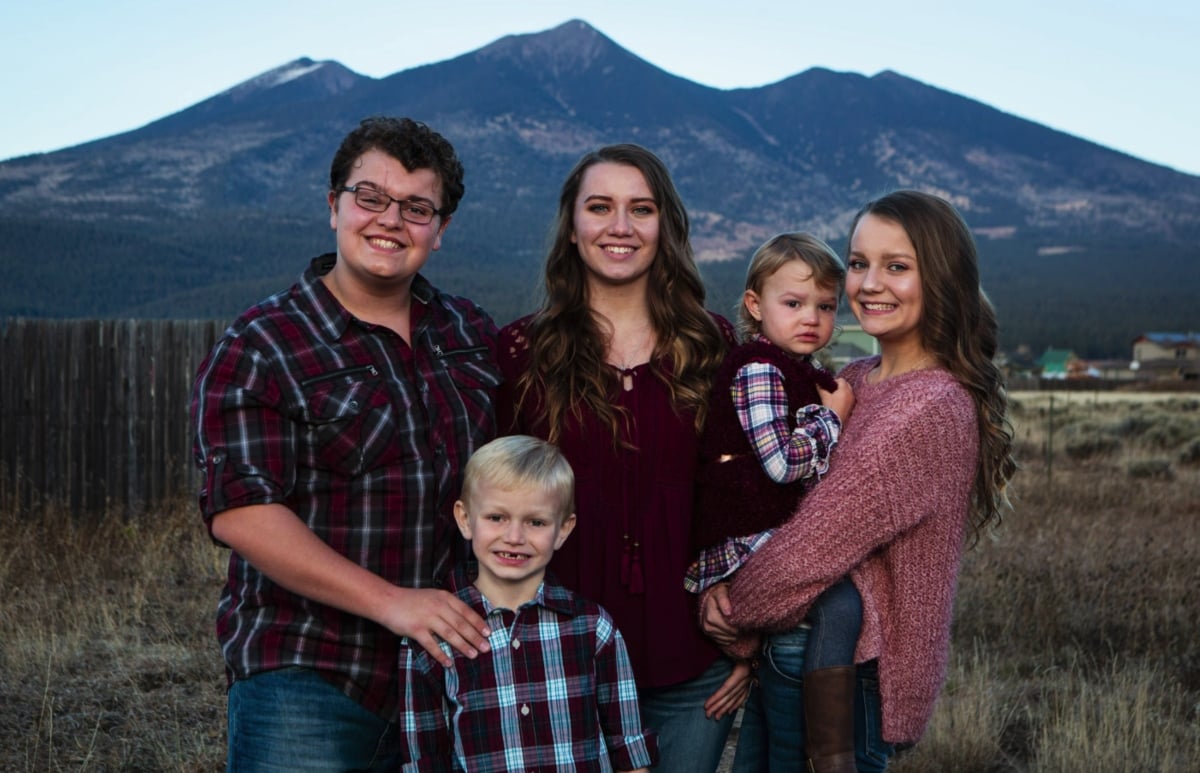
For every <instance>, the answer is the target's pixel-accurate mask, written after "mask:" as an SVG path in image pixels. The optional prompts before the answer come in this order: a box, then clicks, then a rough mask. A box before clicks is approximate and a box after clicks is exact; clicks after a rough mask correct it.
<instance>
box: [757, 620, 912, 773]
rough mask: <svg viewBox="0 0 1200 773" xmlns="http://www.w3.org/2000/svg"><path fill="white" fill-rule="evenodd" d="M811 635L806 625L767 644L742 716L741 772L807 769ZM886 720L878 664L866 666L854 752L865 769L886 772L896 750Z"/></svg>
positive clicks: (775, 636)
mask: <svg viewBox="0 0 1200 773" xmlns="http://www.w3.org/2000/svg"><path fill="white" fill-rule="evenodd" d="M808 636H809V629H808V627H807V626H801V627H799V628H796V629H794V630H791V631H787V632H786V633H779V634H771V635H769V636H768V637H767V638H766V641H765V642H764V643H763V650H762V661H761V664H760V666H759V669H758V688H757V689H755V690H754V691H753V692H752V693H751V694H750V699H749V700H748V701H746V709H745V711H744V712H743V713H742V726H741V730H740V731H739V733H738V744H737V754H736V756H735V758H734V762H733V770H734V771H735V773H743V772H744V773H762V771H767V770H769V771H772V773H777V772H778V771H797V770H805V769H806V759H807V756H806V755H805V752H804V710H803V706H804V672H805V670H804V661H805V656H804V655H805V649H806V647H807V644H808ZM882 717H883V715H882V713H881V708H880V700H879V677H878V672H877V669H876V664H875V662H874V661H872V662H870V663H864V664H862V665H860V666H859V667H858V684H857V686H856V688H855V693H854V753H855V759H856V762H857V764H858V769H859V771H883V770H886V769H887V764H888V760H889V759H890V758H891V756H892V755H893V754H894V752H895V750H894V748H893V747H892V745H891V744H889V743H886V742H884V740H883V735H882V732H883V727H882V722H883V720H882ZM768 736H769V738H770V743H768V742H767V739H768Z"/></svg>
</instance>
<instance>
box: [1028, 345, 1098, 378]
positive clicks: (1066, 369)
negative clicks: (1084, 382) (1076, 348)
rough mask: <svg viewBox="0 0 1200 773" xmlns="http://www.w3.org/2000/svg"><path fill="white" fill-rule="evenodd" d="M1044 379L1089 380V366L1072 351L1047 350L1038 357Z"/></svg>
mask: <svg viewBox="0 0 1200 773" xmlns="http://www.w3.org/2000/svg"><path fill="white" fill-rule="evenodd" d="M1037 364H1038V367H1039V368H1041V374H1042V378H1052V379H1061V378H1087V377H1088V375H1089V374H1088V365H1087V363H1086V362H1084V361H1083V360H1081V359H1080V358H1079V357H1078V356H1077V355H1076V354H1075V352H1073V351H1071V350H1070V349H1047V350H1046V351H1045V352H1043V353H1042V356H1041V357H1038V361H1037Z"/></svg>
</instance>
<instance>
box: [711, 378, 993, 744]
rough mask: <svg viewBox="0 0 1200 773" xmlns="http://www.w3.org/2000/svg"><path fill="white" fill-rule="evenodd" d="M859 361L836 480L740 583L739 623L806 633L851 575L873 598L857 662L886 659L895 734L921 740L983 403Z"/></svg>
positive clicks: (887, 713) (945, 381) (950, 386)
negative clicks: (808, 618)
mask: <svg viewBox="0 0 1200 773" xmlns="http://www.w3.org/2000/svg"><path fill="white" fill-rule="evenodd" d="M877 362H878V359H877V358H870V359H867V360H860V361H858V362H854V363H851V364H850V365H848V366H846V368H845V369H844V370H843V371H842V375H843V376H845V377H846V378H847V379H849V381H850V384H851V386H853V388H854V393H855V396H856V402H855V405H854V412H853V413H852V414H851V415H850V420H849V421H848V422H847V423H846V425H845V428H844V431H843V434H842V440H841V445H840V446H839V447H838V450H837V452H836V453H834V454H833V457H832V462H831V464H830V468H829V472H828V474H826V476H825V477H824V478H823V479H822V480H821V482H820V483H818V484H817V485H816V486H815V487H814V488H813V489H812V490H811V491H810V492H809V493H808V494H806V495H805V497H804V498H803V499H802V500H801V501H800V507H799V510H798V511H797V513H796V514H795V515H794V516H793V517H792V518H791V519H790V520H789V521H788V522H787V523H785V524H784V525H783V526H781V527H780V528H779V530H778V531H777V532H776V533H775V535H774V536H773V537H772V538H771V539H770V540H769V541H768V542H767V544H766V545H764V546H763V547H762V548H761V549H760V550H759V551H758V552H757V553H755V554H754V555H753V556H751V557H750V560H749V561H748V562H747V563H746V564H745V565H744V566H743V567H742V568H741V569H740V570H739V571H738V572H737V574H736V575H734V579H733V584H732V586H731V587H730V598H731V600H732V602H733V609H734V612H733V616H732V622H733V623H734V624H735V625H737V626H738V627H739V628H744V629H765V630H782V629H786V628H789V627H794V626H795V625H797V624H798V623H799V622H800V621H801V620H802V619H803V618H804V616H805V614H806V613H807V611H808V607H809V605H810V604H811V603H812V601H813V600H814V599H815V598H816V597H817V596H818V595H819V594H820V593H821V591H823V590H824V589H825V588H826V587H828V586H829V585H830V584H832V583H833V582H834V581H836V580H837V579H838V578H840V577H844V576H845V575H846V574H849V575H850V576H851V578H852V579H853V581H854V584H855V586H856V587H857V588H858V590H859V592H860V593H861V594H862V598H863V625H862V632H861V634H860V636H859V639H858V649H857V651H856V653H855V660H856V661H857V662H859V663H863V662H866V661H868V660H871V659H874V658H878V660H879V690H880V696H881V698H882V701H883V737H884V739H885V740H887V741H889V742H892V743H902V742H909V743H911V742H916V741H917V740H918V739H920V737H921V735H922V734H923V733H924V732H925V728H926V726H927V725H928V723H929V718H930V716H931V715H932V714H933V706H934V702H935V700H936V699H937V695H938V693H939V691H940V690H941V687H942V683H943V682H944V680H945V677H946V663H947V660H948V656H949V649H950V618H951V614H952V612H953V606H954V592H955V587H956V584H957V579H958V568H959V561H960V559H961V557H962V550H963V542H964V531H965V527H966V524H967V517H968V510H969V505H970V496H971V487H972V484H973V482H974V479H975V468H976V464H977V458H978V453H979V430H978V424H977V420H976V412H975V405H974V402H973V401H972V399H971V396H970V395H969V394H968V393H967V391H966V390H965V389H964V388H963V387H962V386H961V385H960V384H959V383H958V382H957V381H956V380H955V379H954V377H953V376H951V375H950V374H949V373H948V372H946V371H943V370H919V371H913V372H911V373H905V374H901V375H899V376H894V377H892V378H890V379H887V380H886V381H884V382H882V383H880V384H877V385H870V384H868V383H867V382H866V374H867V372H868V371H869V370H870V369H871V368H873V367H874V366H875V365H876V364H877Z"/></svg>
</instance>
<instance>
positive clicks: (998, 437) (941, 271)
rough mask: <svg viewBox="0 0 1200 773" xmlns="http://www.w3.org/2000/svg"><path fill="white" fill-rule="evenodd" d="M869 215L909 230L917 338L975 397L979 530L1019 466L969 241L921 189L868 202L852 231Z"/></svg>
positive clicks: (954, 216) (996, 512) (997, 514)
mask: <svg viewBox="0 0 1200 773" xmlns="http://www.w3.org/2000/svg"><path fill="white" fill-rule="evenodd" d="M868 214H870V215H875V216H876V217H881V218H883V219H885V220H890V221H891V222H893V223H897V224H898V225H900V227H902V228H903V229H904V231H905V233H907V234H908V238H909V241H911V242H912V244H913V247H914V248H915V249H916V252H917V255H916V257H917V264H918V268H919V269H920V276H921V295H922V299H923V308H922V313H921V323H920V332H921V341H922V343H923V345H924V347H925V349H926V350H927V351H928V352H930V353H931V354H933V356H935V357H936V358H937V359H938V361H939V363H940V364H941V365H942V366H943V367H945V368H946V369H947V370H949V371H950V372H951V373H952V374H954V377H955V378H957V379H958V381H959V383H961V384H962V385H963V386H964V387H965V388H966V389H967V391H968V392H970V393H971V397H972V398H973V399H974V400H975V407H976V410H977V411H978V414H979V465H978V468H977V472H976V476H975V486H974V490H973V496H972V503H971V504H972V507H971V513H972V522H973V526H974V528H975V530H976V534H977V535H978V534H979V533H981V532H982V531H983V530H984V529H985V528H987V527H989V526H992V525H996V524H998V523H999V522H1000V518H1001V513H1002V511H1003V510H1004V509H1006V508H1007V507H1008V506H1009V501H1008V482H1009V481H1010V480H1011V479H1012V476H1013V475H1014V474H1015V473H1016V470H1017V464H1016V461H1015V460H1014V459H1013V455H1012V438H1013V433H1012V425H1011V423H1010V422H1009V418H1008V394H1007V392H1006V391H1005V389H1004V379H1003V376H1002V375H1001V373H1000V369H999V368H997V367H996V364H995V362H994V358H995V356H996V349H997V345H998V336H999V326H998V324H997V322H996V312H995V310H994V309H993V308H992V304H991V302H990V301H989V300H988V298H987V296H986V295H985V294H984V292H983V288H982V287H981V286H980V283H979V258H978V254H977V252H976V249H975V239H974V238H973V237H972V236H971V230H970V228H968V227H967V224H966V223H965V222H964V221H963V219H962V216H961V215H959V213H958V211H957V210H956V209H955V208H954V207H953V206H951V205H950V204H949V203H948V202H946V201H945V200H943V199H941V198H939V197H937V196H933V195H931V194H928V193H922V192H920V191H912V190H901V191H895V192H893V193H890V194H888V195H887V196H884V197H883V198H880V199H878V200H876V201H872V202H869V203H867V204H866V205H865V206H864V207H863V208H862V209H861V210H859V212H858V214H857V215H856V216H855V218H854V223H853V224H852V225H851V227H850V233H851V234H853V233H854V228H855V227H857V225H858V222H859V220H861V219H862V217H863V216H864V215H868Z"/></svg>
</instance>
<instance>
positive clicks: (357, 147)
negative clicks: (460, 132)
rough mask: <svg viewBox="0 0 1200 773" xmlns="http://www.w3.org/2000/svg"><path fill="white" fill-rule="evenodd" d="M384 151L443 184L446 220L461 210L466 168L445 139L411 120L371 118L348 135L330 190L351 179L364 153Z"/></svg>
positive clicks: (336, 157)
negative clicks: (356, 163)
mask: <svg viewBox="0 0 1200 773" xmlns="http://www.w3.org/2000/svg"><path fill="white" fill-rule="evenodd" d="M371 150H381V151H383V152H384V153H387V154H388V155H389V156H391V157H392V158H394V159H396V160H397V161H399V162H400V163H401V164H403V165H404V168H405V169H407V170H408V171H410V172H415V171H416V170H418V169H432V170H433V171H434V172H436V173H437V176H438V179H440V180H441V182H442V204H441V207H439V210H438V211H439V212H441V214H442V216H443V217H448V216H450V215H451V214H452V213H453V212H454V210H456V209H458V202H459V201H461V200H462V197H463V191H464V190H465V189H464V188H463V165H462V162H461V161H459V160H458V156H457V155H456V154H455V152H454V146H453V145H451V144H450V143H449V142H448V141H447V140H446V138H445V137H443V136H442V135H440V134H438V133H437V132H435V131H434V130H433V129H430V128H429V127H428V126H426V125H425V124H423V123H421V122H420V121H414V120H413V119H411V118H392V117H390V116H372V117H370V118H364V119H363V120H362V122H361V123H360V124H359V125H358V128H357V129H355V130H354V131H352V132H350V133H349V134H347V135H346V138H345V139H344V140H342V144H341V145H340V146H339V147H338V149H337V153H335V154H334V155H333V163H332V164H330V166H329V190H331V191H336V190H337V189H338V188H340V187H342V186H343V185H345V184H346V181H347V180H349V179H350V172H351V170H352V169H353V168H354V162H355V161H357V160H358V159H359V158H360V157H361V156H362V155H363V154H364V153H367V152H368V151H371Z"/></svg>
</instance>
